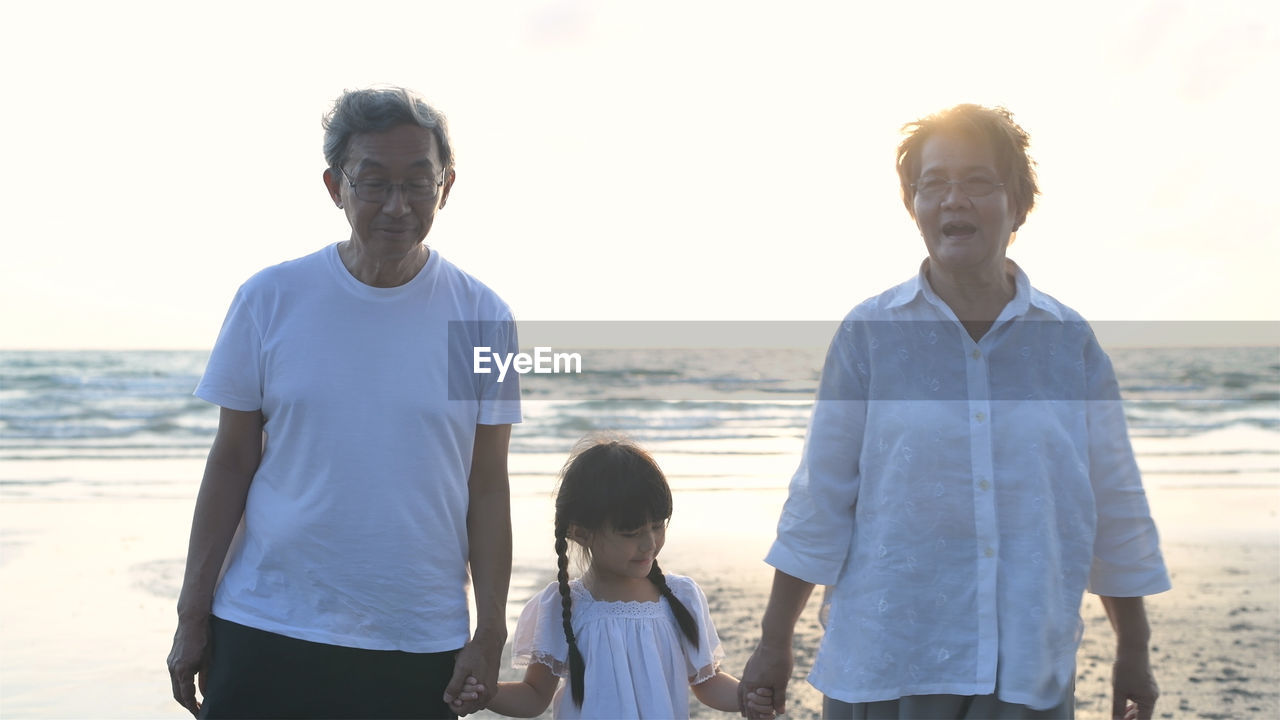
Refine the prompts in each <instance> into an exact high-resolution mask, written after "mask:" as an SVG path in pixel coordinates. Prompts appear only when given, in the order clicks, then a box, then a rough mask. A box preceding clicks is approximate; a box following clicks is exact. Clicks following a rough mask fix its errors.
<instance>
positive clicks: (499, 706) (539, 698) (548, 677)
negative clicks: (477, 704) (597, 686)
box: [464, 663, 560, 718]
mask: <svg viewBox="0 0 1280 720" xmlns="http://www.w3.org/2000/svg"><path fill="white" fill-rule="evenodd" d="M559 682H560V678H558V677H556V676H555V674H554V673H552V672H551V668H549V667H547V666H546V665H543V664H542V663H529V667H527V668H525V671H524V680H521V681H520V682H500V683H498V692H497V694H496V695H494V696H493V700H490V701H489V704H488V705H487V706H486V707H485V709H486V710H489V711H492V712H496V713H498V714H499V715H506V716H507V717H520V718H531V717H537V716H539V715H541V714H542V712H543V711H544V710H546V709H547V706H548V705H550V704H551V698H553V697H555V694H556V685H557V684H558V683H559ZM464 691H465V689H464Z"/></svg>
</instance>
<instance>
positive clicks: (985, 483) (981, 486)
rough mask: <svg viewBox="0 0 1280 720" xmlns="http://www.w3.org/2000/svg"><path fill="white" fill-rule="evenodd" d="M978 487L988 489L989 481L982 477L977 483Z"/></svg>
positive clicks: (989, 486)
mask: <svg viewBox="0 0 1280 720" xmlns="http://www.w3.org/2000/svg"><path fill="white" fill-rule="evenodd" d="M978 487H980V488H982V489H983V490H990V489H991V483H990V482H989V481H987V480H985V479H984V480H982V482H980V483H978Z"/></svg>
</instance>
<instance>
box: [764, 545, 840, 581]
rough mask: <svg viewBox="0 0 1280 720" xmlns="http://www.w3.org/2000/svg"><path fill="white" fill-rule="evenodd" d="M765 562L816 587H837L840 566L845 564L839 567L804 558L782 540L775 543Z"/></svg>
mask: <svg viewBox="0 0 1280 720" xmlns="http://www.w3.org/2000/svg"><path fill="white" fill-rule="evenodd" d="M764 561H765V562H766V563H768V564H769V565H772V566H773V567H774V568H775V569H777V570H781V571H782V572H784V573H786V574H788V575H790V576H792V577H794V578H799V579H801V580H803V581H805V582H808V583H813V584H814V585H835V584H836V581H837V580H839V579H840V566H841V565H843V564H844V563H843V560H842V561H841V563H840V564H839V565H834V564H832V563H824V562H822V561H820V560H817V559H815V558H812V557H806V556H803V555H802V554H800V553H798V552H796V551H795V550H793V549H792V548H789V547H787V546H786V545H785V544H783V542H782V540H780V539H779V540H775V541H774V543H773V547H771V548H769V554H768V555H765V557H764Z"/></svg>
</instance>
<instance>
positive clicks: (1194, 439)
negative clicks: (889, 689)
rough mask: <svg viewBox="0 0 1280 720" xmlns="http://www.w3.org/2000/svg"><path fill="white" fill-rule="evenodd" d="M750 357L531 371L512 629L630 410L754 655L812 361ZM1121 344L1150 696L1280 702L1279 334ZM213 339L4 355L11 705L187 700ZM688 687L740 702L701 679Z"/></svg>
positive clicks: (743, 650) (699, 559)
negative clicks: (205, 377)
mask: <svg viewBox="0 0 1280 720" xmlns="http://www.w3.org/2000/svg"><path fill="white" fill-rule="evenodd" d="M735 357H737V362H736V364H730V365H726V363H725V360H724V357H723V355H722V354H721V353H718V352H705V353H684V354H673V353H671V352H668V351H662V352H657V351H654V352H649V353H641V354H638V355H637V354H630V353H621V352H619V353H615V354H614V355H613V356H610V357H604V358H600V357H598V356H594V355H593V360H594V361H598V364H596V365H595V369H594V371H593V372H591V373H587V374H584V375H583V376H581V377H577V378H574V379H573V382H572V383H571V384H566V385H564V386H563V387H560V386H555V385H539V384H537V383H529V385H528V386H526V387H524V388H523V390H524V395H525V397H526V401H525V403H524V410H525V421H524V422H523V423H522V424H521V425H520V426H518V427H517V428H515V431H514V433H513V436H512V452H511V458H510V469H511V488H512V509H513V512H512V515H513V533H514V541H515V542H514V556H513V572H512V577H511V591H510V595H509V602H508V605H507V615H508V617H507V620H508V625H509V627H508V633H509V634H510V633H511V632H512V631H513V629H514V625H515V621H516V618H517V617H518V615H519V612H520V609H521V608H522V607H523V605H524V603H525V601H526V600H527V599H528V598H529V597H531V596H532V595H533V594H534V593H536V592H538V591H539V590H541V589H542V588H543V587H544V586H545V585H546V584H547V583H548V582H550V581H551V580H552V579H553V576H554V575H553V573H554V570H555V555H554V552H553V548H552V515H553V513H552V507H553V505H552V501H553V493H554V489H555V483H556V475H557V472H558V471H559V469H560V466H561V464H562V463H563V462H564V459H565V456H566V453H567V451H568V449H569V448H570V447H572V445H573V443H574V442H575V441H576V440H577V439H578V438H580V437H581V436H582V435H583V434H584V433H587V432H590V431H593V430H605V429H613V430H620V431H623V432H625V433H627V434H629V435H630V436H631V437H633V438H634V439H635V440H637V441H638V442H640V443H641V444H642V445H644V446H645V447H646V448H648V449H649V450H650V451H651V452H652V453H653V455H654V457H655V458H656V459H657V460H658V462H659V463H660V464H661V465H662V467H663V469H664V472H665V473H666V475H667V477H668V479H669V481H670V483H671V486H672V488H673V493H674V503H675V507H674V513H673V517H672V519H671V524H670V529H669V531H668V538H667V544H666V547H665V549H664V550H663V553H662V557H661V562H662V566H663V568H664V569H665V570H667V571H668V572H674V573H679V574H682V575H688V576H690V577H692V578H694V579H695V580H696V581H697V582H698V583H699V584H700V585H701V586H702V588H703V590H704V591H705V592H706V594H707V597H708V600H709V602H710V606H711V613H712V616H713V618H714V620H715V623H716V628H717V630H718V633H719V636H720V638H721V641H722V642H723V645H724V649H725V653H726V659H725V662H724V666H723V669H724V670H725V671H727V672H729V673H731V674H734V675H737V674H739V673H741V671H742V668H743V665H744V664H745V663H746V660H747V658H748V657H749V655H750V653H751V651H752V650H753V648H754V645H755V642H756V640H757V638H758V633H759V620H760V616H761V614H762V612H763V610H764V608H765V604H766V602H767V598H768V593H769V588H770V583H771V579H772V570H771V568H769V567H768V566H766V565H765V564H764V562H763V557H764V556H765V554H766V552H767V551H768V548H769V545H770V543H771V542H772V541H773V537H774V527H775V525H776V522H777V518H778V513H779V510H780V508H781V506H782V503H783V501H784V499H785V497H786V492H787V490H786V487H787V483H788V481H789V479H790V477H791V474H792V473H793V472H794V470H795V467H796V463H797V461H798V459H799V456H800V452H801V449H802V446H803V439H804V432H805V427H806V423H807V419H808V414H809V409H810V407H811V403H812V397H813V387H814V384H815V383H816V378H817V366H818V365H817V363H818V362H819V361H817V360H814V359H813V358H812V357H810V356H806V355H803V354H796V353H793V352H790V351H783V350H761V351H758V352H754V353H751V354H744V355H741V356H735ZM1112 357H1113V360H1114V361H1115V363H1116V369H1117V375H1118V377H1119V379H1120V383H1121V387H1122V392H1123V393H1124V396H1125V398H1126V405H1125V410H1126V416H1127V418H1128V421H1129V426H1130V434H1131V436H1132V438H1133V445H1134V450H1135V454H1136V456H1137V459H1138V464H1139V467H1140V469H1141V470H1142V472H1143V476H1144V483H1145V485H1146V488H1147V492H1148V496H1149V498H1150V503H1151V507H1152V511H1153V514H1154V516H1155V519H1156V522H1157V525H1158V527H1159V529H1160V532H1161V539H1162V546H1163V550H1164V553H1165V558H1166V561H1167V564H1168V566H1169V570H1170V573H1171V575H1172V579H1173V585H1174V588H1173V590H1172V591H1170V592H1168V593H1164V594H1162V595H1158V596H1155V597H1153V598H1150V599H1149V601H1148V612H1149V615H1150V619H1151V624H1152V627H1153V642H1152V657H1153V665H1154V670H1155V672H1156V677H1157V680H1158V681H1159V683H1160V685H1161V688H1162V691H1163V696H1162V698H1161V700H1160V702H1159V704H1158V706H1157V711H1156V717H1161V718H1185V717H1193V718H1248V717H1275V716H1277V715H1280V442H1278V439H1280V360H1277V358H1278V357H1280V356H1278V355H1277V353H1276V351H1275V348H1239V349H1232V350H1225V351H1224V350H1223V349H1220V348H1199V349H1196V348H1193V349H1182V350H1166V351H1148V350H1135V351H1118V352H1114V353H1112ZM605 361H608V362H605ZM204 362H205V353H203V352H195V351H192V352H188V351H172V352H169V351H165V352H106V353H100V352H88V351H68V352H7V353H6V352H0V717H3V718H6V720H7V719H8V718H90V717H93V718H100V717H102V718H175V719H176V718H182V717H187V714H186V712H185V711H184V710H183V709H182V708H181V707H180V706H178V704H177V703H176V702H175V701H174V700H173V699H172V697H171V687H170V683H169V678H168V673H167V670H166V667H165V659H166V656H167V655H168V653H169V647H170V643H171V641H172V634H173V631H174V627H175V622H176V615H175V604H176V599H177V595H178V591H179V588H180V585H181V578H182V572H183V566H184V562H185V554H186V547H187V537H188V532H189V529H190V525H191V515H192V511H193V508H194V501H195V496H196V491H197V487H198V483H199V478H200V476H201V473H202V469H203V465H204V456H205V454H206V453H207V452H208V448H209V444H210V441H211V439H212V434H213V430H214V428H215V427H216V421H217V411H216V409H215V408H213V407H211V406H209V405H208V404H206V403H204V402H202V401H200V400H198V399H195V398H192V397H191V395H190V393H191V388H192V387H194V385H195V383H196V381H197V379H198V378H199V376H200V373H201V372H202V370H203V367H204ZM570 391H572V392H570ZM820 600H821V589H819V590H818V591H816V592H815V595H814V597H813V598H812V599H811V600H810V602H809V605H808V607H807V608H806V610H805V612H804V614H803V615H802V617H801V620H800V622H799V624H798V626H797V631H796V637H795V654H796V665H795V678H794V681H793V682H792V684H791V685H790V688H789V692H788V710H789V713H788V715H789V716H790V717H793V718H814V717H818V716H819V712H820V710H819V709H820V704H821V702H820V701H821V698H820V696H819V694H818V693H817V691H816V690H814V689H813V688H812V687H810V686H809V685H808V684H807V683H806V682H805V680H804V677H805V675H806V673H807V672H808V671H809V669H810V668H811V667H812V664H813V658H814V655H815V653H816V652H817V648H818V643H819V640H820V638H821V634H822V631H821V628H820V626H819V624H818V621H817V615H818V608H819V605H820ZM1082 616H1083V621H1084V626H1085V633H1084V637H1083V642H1082V644H1081V647H1080V651H1079V654H1078V657H1077V687H1076V702H1077V713H1076V716H1077V717H1078V718H1081V719H1082V720H1093V719H1096V718H1106V717H1107V716H1108V715H1109V710H1110V700H1109V694H1110V693H1109V689H1108V682H1109V673H1110V663H1111V659H1112V655H1113V646H1114V639H1113V636H1112V633H1111V630H1110V628H1109V627H1108V623H1107V621H1106V618H1105V616H1104V613H1103V611H1102V608H1101V605H1100V603H1099V602H1098V600H1097V599H1096V598H1094V597H1092V596H1088V595H1086V596H1085V599H1084V603H1083V607H1082ZM506 664H509V654H508V657H507V658H504V665H506ZM503 672H504V675H503V677H504V679H516V678H518V674H517V673H516V672H515V671H513V670H511V669H510V668H509V667H508V668H507V669H505V670H504V671H503ZM691 698H692V695H691ZM690 709H691V714H692V716H693V717H701V718H709V717H715V716H724V715H723V714H722V713H719V712H716V711H711V710H708V709H707V708H704V707H701V706H700V705H698V704H697V703H696V701H694V700H691V705H690ZM549 716H550V715H549V713H548V714H547V715H546V717H549ZM477 717H490V718H491V717H495V716H494V715H492V714H488V713H479V714H478V715H477Z"/></svg>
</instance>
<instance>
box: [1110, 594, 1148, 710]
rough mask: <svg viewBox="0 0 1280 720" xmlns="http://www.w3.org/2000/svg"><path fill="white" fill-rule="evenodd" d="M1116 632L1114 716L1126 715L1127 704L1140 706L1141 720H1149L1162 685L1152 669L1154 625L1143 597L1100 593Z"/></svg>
mask: <svg viewBox="0 0 1280 720" xmlns="http://www.w3.org/2000/svg"><path fill="white" fill-rule="evenodd" d="M1099 597H1100V599H1101V600H1102V607H1103V608H1104V609H1105V610H1106V611H1107V617H1108V618H1109V619H1110V620H1111V628H1112V629H1113V630H1115V633H1116V662H1115V666H1114V668H1113V670H1112V676H1111V686H1112V700H1111V716H1112V717H1117V718H1118V717H1122V716H1124V715H1125V710H1126V707H1125V705H1126V703H1127V702H1129V701H1133V703H1134V704H1135V705H1137V709H1138V718H1139V720H1150V718H1151V716H1152V714H1153V713H1154V712H1155V706H1156V698H1158V697H1159V696H1160V688H1159V687H1157V686H1156V678H1155V675H1154V674H1153V673H1152V672H1151V656H1150V652H1149V651H1148V647H1149V646H1150V643H1151V625H1150V624H1149V623H1148V622H1147V609H1146V604H1145V603H1144V602H1143V600H1142V598H1140V597H1105V596H1099Z"/></svg>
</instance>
